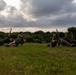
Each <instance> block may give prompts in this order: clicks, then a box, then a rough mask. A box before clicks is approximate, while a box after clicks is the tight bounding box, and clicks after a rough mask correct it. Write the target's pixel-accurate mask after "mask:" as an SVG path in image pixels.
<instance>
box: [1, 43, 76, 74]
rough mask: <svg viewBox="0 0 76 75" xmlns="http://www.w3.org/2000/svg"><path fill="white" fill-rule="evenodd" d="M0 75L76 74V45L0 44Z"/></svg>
mask: <svg viewBox="0 0 76 75" xmlns="http://www.w3.org/2000/svg"><path fill="white" fill-rule="evenodd" d="M0 75H76V47H64V46H60V47H55V48H51V47H47V46H46V44H35V43H26V44H24V45H23V47H21V46H19V47H5V46H0Z"/></svg>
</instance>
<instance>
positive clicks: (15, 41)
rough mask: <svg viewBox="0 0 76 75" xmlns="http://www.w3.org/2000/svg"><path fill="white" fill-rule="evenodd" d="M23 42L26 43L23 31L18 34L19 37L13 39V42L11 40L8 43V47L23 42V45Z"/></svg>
mask: <svg viewBox="0 0 76 75" xmlns="http://www.w3.org/2000/svg"><path fill="white" fill-rule="evenodd" d="M23 43H24V39H23V33H22V32H20V33H19V34H18V37H17V38H16V39H15V40H14V41H12V42H10V43H9V44H8V45H6V47H10V46H13V47H14V46H15V47H16V46H18V45H19V44H21V45H23Z"/></svg>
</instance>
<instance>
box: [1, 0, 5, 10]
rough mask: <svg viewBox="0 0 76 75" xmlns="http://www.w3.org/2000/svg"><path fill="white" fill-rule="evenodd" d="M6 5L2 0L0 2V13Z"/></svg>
mask: <svg viewBox="0 0 76 75" xmlns="http://www.w3.org/2000/svg"><path fill="white" fill-rule="evenodd" d="M5 6H6V3H5V2H4V1H3V0H0V11H2V10H4V8H5Z"/></svg>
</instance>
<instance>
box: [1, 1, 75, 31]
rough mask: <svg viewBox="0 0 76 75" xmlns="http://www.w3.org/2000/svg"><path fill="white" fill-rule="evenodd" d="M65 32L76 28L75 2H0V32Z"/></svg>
mask: <svg viewBox="0 0 76 75" xmlns="http://www.w3.org/2000/svg"><path fill="white" fill-rule="evenodd" d="M10 27H12V28H13V31H31V32H34V31H38V30H43V31H45V32H46V31H50V32H51V31H55V29H58V30H59V31H63V32H64V31H66V30H67V28H68V27H76V0H0V31H5V32H8V31H9V29H10Z"/></svg>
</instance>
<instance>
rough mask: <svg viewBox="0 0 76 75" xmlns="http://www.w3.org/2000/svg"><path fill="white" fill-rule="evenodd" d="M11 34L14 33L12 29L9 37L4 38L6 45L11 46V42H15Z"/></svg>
mask: <svg viewBox="0 0 76 75" xmlns="http://www.w3.org/2000/svg"><path fill="white" fill-rule="evenodd" d="M11 32H12V28H10V32H9V34H8V36H7V37H5V38H4V43H7V44H9V43H10V42H12V41H13V38H12V37H11Z"/></svg>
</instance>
